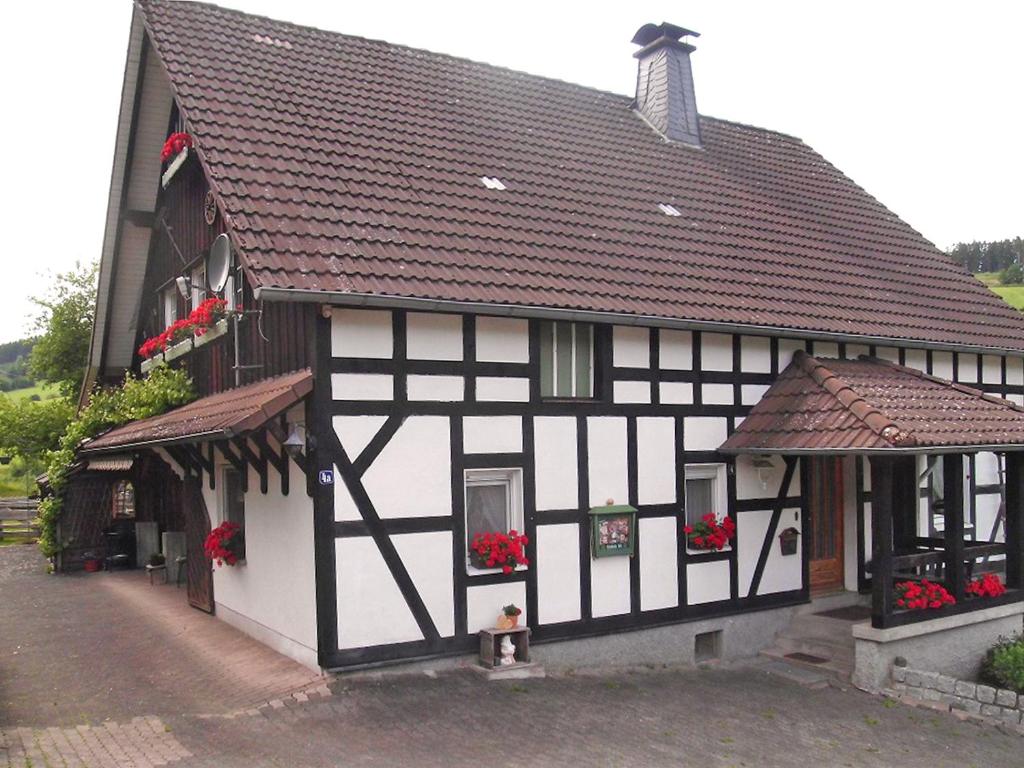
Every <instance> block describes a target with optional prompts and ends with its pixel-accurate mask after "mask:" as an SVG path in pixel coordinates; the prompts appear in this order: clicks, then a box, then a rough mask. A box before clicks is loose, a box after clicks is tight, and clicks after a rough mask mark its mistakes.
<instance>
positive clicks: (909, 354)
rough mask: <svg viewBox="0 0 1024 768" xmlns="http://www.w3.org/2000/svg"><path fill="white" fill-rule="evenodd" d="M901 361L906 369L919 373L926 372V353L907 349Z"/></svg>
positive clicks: (921, 350)
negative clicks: (912, 369)
mask: <svg viewBox="0 0 1024 768" xmlns="http://www.w3.org/2000/svg"><path fill="white" fill-rule="evenodd" d="M903 361H904V362H903V364H904V365H905V366H907V368H915V369H917V370H919V371H927V370H928V353H927V352H925V351H924V350H923V349H908V350H907V351H906V354H904V356H903Z"/></svg>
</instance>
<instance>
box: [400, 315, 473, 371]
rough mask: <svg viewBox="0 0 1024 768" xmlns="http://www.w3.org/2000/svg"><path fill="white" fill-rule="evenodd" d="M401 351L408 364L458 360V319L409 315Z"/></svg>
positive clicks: (460, 349) (460, 347)
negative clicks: (414, 361)
mask: <svg viewBox="0 0 1024 768" xmlns="http://www.w3.org/2000/svg"><path fill="white" fill-rule="evenodd" d="M405 336H406V341H405V348H406V356H407V357H408V358H409V359H410V360H461V359H462V317H461V316H460V315H435V314H432V313H428V312H409V313H407V314H406V316H405Z"/></svg>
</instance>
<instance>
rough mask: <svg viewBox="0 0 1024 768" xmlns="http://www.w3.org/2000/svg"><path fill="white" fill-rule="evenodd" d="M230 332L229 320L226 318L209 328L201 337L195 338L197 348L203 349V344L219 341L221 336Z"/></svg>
mask: <svg viewBox="0 0 1024 768" xmlns="http://www.w3.org/2000/svg"><path fill="white" fill-rule="evenodd" d="M227 332H228V319H227V318H226V317H225V318H224V319H223V320H218V321H217V323H216V325H214V326H213V327H211V328H207V329H206V331H205V332H204V333H203V334H202V335H200V334H198V333H197V334H196V336H195V345H196V347H201V346H203V344H209V343H210V342H211V341H213V340H214V339H219V338H220V337H221V336H223V335H224V334H226V333H227Z"/></svg>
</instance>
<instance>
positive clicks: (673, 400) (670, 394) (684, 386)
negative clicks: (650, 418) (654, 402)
mask: <svg viewBox="0 0 1024 768" xmlns="http://www.w3.org/2000/svg"><path fill="white" fill-rule="evenodd" d="M658 386H659V390H658V392H659V399H660V400H661V403H662V404H663V405H693V384H691V383H690V382H689V381H663V382H661V384H659V385H658Z"/></svg>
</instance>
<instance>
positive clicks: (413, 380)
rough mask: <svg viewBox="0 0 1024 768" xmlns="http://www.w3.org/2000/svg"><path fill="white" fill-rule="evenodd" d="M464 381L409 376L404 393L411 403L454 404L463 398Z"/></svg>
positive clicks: (449, 378)
mask: <svg viewBox="0 0 1024 768" xmlns="http://www.w3.org/2000/svg"><path fill="white" fill-rule="evenodd" d="M465 389H466V385H465V380H464V379H463V378H462V377H461V376H428V375H423V374H415V373H414V374H410V375H409V376H408V377H407V378H406V393H407V395H408V398H409V400H410V401H411V402H417V401H419V402H431V401H432V402H439V403H456V402H459V401H460V400H462V399H463V398H464V397H465Z"/></svg>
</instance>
